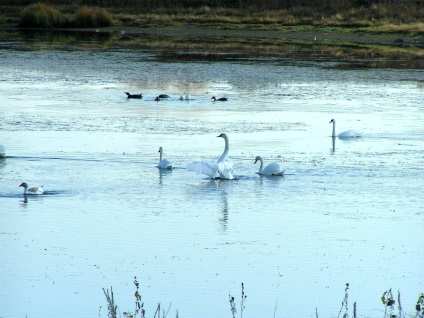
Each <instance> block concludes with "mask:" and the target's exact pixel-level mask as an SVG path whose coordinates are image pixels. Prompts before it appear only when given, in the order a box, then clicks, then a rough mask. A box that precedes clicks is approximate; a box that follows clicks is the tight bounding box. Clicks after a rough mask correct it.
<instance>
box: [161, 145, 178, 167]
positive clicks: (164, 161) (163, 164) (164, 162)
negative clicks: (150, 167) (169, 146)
mask: <svg viewBox="0 0 424 318" xmlns="http://www.w3.org/2000/svg"><path fill="white" fill-rule="evenodd" d="M158 152H159V153H160V155H159V164H158V168H159V169H167V170H172V169H174V166H173V165H172V163H171V161H169V160H168V159H162V154H163V148H162V147H159V151H158Z"/></svg>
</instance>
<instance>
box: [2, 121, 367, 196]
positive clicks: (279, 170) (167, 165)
mask: <svg viewBox="0 0 424 318" xmlns="http://www.w3.org/2000/svg"><path fill="white" fill-rule="evenodd" d="M330 124H333V132H332V135H331V136H332V137H333V138H335V137H338V138H340V139H347V138H359V137H361V136H362V134H361V133H358V132H356V131H354V130H347V131H343V132H341V133H339V134H338V135H336V120H335V119H331V121H330ZM217 137H219V138H223V139H224V141H225V147H224V151H223V153H222V154H221V156H220V157H219V159H218V161H216V162H215V161H197V162H191V163H189V164H187V165H186V168H187V170H190V171H193V172H196V173H200V174H204V175H207V176H208V177H210V178H212V179H226V180H233V179H237V176H236V175H235V174H234V166H233V163H232V162H231V161H229V160H227V157H228V153H229V152H230V142H229V139H228V136H227V134H226V133H222V134H220V135H218V136H217ZM158 152H159V163H158V166H157V167H158V168H159V169H165V170H172V169H174V165H173V164H172V162H171V161H169V160H168V159H164V158H163V147H159V151H158ZM0 154H1V155H2V156H3V157H6V150H5V147H4V146H2V145H0ZM257 162H260V166H259V170H258V174H259V175H264V176H281V177H282V176H284V169H283V165H282V164H281V163H280V162H278V161H275V162H272V163H270V164H268V165H267V166H265V167H264V161H263V159H262V157H261V156H257V157H256V158H255V162H254V163H255V164H256V163H257ZM19 187H23V188H24V195H28V194H32V195H40V194H43V193H44V189H43V186H38V187H28V184H27V183H25V182H23V183H21V184H20V185H19Z"/></svg>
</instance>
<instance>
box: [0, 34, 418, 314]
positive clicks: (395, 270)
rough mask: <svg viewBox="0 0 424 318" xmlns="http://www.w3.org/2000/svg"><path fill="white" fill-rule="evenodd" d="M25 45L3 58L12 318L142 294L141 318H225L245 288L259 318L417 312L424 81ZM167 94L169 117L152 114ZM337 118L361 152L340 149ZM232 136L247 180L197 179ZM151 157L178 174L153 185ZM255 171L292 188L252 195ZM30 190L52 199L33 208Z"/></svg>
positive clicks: (256, 187)
mask: <svg viewBox="0 0 424 318" xmlns="http://www.w3.org/2000/svg"><path fill="white" fill-rule="evenodd" d="M33 40H34V39H31V38H27V39H25V40H24V41H21V40H20V39H18V38H16V39H12V40H11V42H12V43H2V44H1V45H0V47H1V49H0V60H1V63H0V69H1V71H2V72H1V79H0V80H1V81H0V99H1V100H2V101H4V102H2V103H1V104H0V112H1V113H2V118H1V120H0V130H1V132H2V133H1V138H2V140H1V144H4V145H6V146H7V149H8V155H9V157H8V158H6V159H1V160H0V181H1V182H0V207H1V208H0V215H1V220H2V221H1V222H0V238H1V239H0V245H1V248H2V253H3V255H7V259H5V261H4V262H2V271H1V272H0V295H2V302H1V304H2V305H1V306H0V316H4V317H17V316H20V317H23V316H26V315H27V316H28V317H36V316H37V315H40V314H41V313H42V315H43V316H54V315H57V312H61V313H62V315H63V316H65V318H67V317H81V318H85V317H87V318H88V317H93V314H94V315H95V314H98V312H99V306H102V308H103V311H102V313H101V316H107V313H105V311H104V308H105V300H104V298H103V294H102V293H101V288H102V287H108V286H113V289H114V293H116V302H117V303H118V304H119V306H120V308H121V309H122V308H131V306H132V305H133V301H132V298H131V297H132V296H131V295H133V294H134V290H133V287H132V286H130V285H131V281H132V279H133V277H134V276H137V277H138V279H139V280H140V283H141V285H140V286H142V288H141V293H142V297H143V300H144V302H145V306H146V309H149V310H153V311H154V309H155V308H154V306H155V304H156V302H157V301H161V302H163V303H167V302H172V304H173V308H176V309H177V310H178V312H179V313H181V316H184V317H189V318H190V317H197V316H198V308H202V311H204V312H214V315H216V316H218V317H225V316H227V315H228V308H227V307H226V303H225V301H223V300H222V299H223V297H225V295H227V293H228V290H236V289H237V288H239V286H240V283H241V282H244V284H245V288H246V293H247V292H249V299H250V301H249V303H248V304H247V306H246V309H245V312H246V314H247V313H248V314H249V315H250V316H252V317H263V316H272V315H273V314H274V312H273V311H274V308H275V299H279V298H284V299H285V300H286V303H287V306H284V308H283V309H281V311H280V309H279V310H278V313H277V314H278V315H280V316H288V317H289V316H290V317H297V316H299V312H301V313H302V314H304V313H306V315H313V313H314V312H315V310H316V307H318V309H319V312H320V313H323V314H327V316H329V315H332V314H335V313H336V312H337V310H338V309H339V306H338V305H337V304H339V301H340V299H341V298H342V296H343V295H344V293H343V291H344V286H345V284H346V282H349V283H350V286H351V288H350V294H349V297H350V298H351V299H353V300H354V301H356V302H357V303H358V304H360V307H358V308H360V314H361V315H363V316H370V317H371V316H374V315H373V313H374V312H375V310H379V309H381V308H380V307H379V298H380V296H381V293H382V292H383V291H384V290H386V289H387V288H388V287H387V286H388V285H389V286H390V287H391V288H392V289H393V290H396V289H401V290H402V297H403V298H402V305H403V307H404V308H405V310H406V311H408V312H413V308H414V307H413V306H414V305H415V301H416V299H415V298H416V295H417V293H419V292H422V286H424V282H423V278H422V277H421V276H420V275H417V273H421V272H423V271H424V268H423V267H422V262H421V260H422V259H423V257H424V255H423V250H422V247H421V242H422V239H421V238H422V237H423V234H422V226H421V223H422V222H421V221H422V220H421V218H422V214H423V207H424V202H423V196H422V189H423V186H424V184H423V180H424V176H423V171H422V169H421V167H422V166H424V159H423V158H424V156H423V148H424V144H423V140H424V139H423V137H424V134H423V131H422V123H423V122H424V118H423V116H424V112H423V110H424V109H423V106H422V99H423V91H422V85H421V83H422V72H421V71H420V70H409V69H406V68H404V69H391V68H389V69H379V70H375V69H367V70H364V69H358V68H356V69H349V68H347V69H345V68H339V67H337V65H338V64H339V62H337V61H335V60H331V61H329V60H328V58H327V56H326V55H324V56H321V57H322V60H321V62H319V63H317V62H314V61H315V60H316V59H319V58H320V57H319V56H318V57H317V56H316V55H315V56H314V58H312V59H310V60H299V59H292V58H287V57H284V55H282V56H281V57H274V58H267V57H263V56H262V57H261V58H258V56H255V57H254V58H248V59H240V56H231V55H227V57H228V58H223V59H221V60H220V59H215V60H213V61H211V60H209V59H208V58H207V57H205V59H196V58H185V59H182V60H180V59H177V57H178V54H176V55H173V57H172V58H171V57H169V56H168V55H166V54H165V55H163V54H162V52H159V53H157V51H155V50H153V51H149V50H144V51H143V50H97V49H94V50H92V49H89V50H87V51H85V50H79V51H74V50H73V49H71V50H64V49H63V48H65V47H66V46H67V45H68V44H66V45H62V44H57V43H58V42H59V43H61V41H62V40H60V39H59V40H57V38H55V37H53V39H50V41H52V42H53V43H54V44H52V45H51V46H49V45H48V41H45V40H42V41H41V42H42V44H41V45H40V42H36V43H33V44H31V41H33ZM130 40H131V39H128V41H130ZM36 41H40V40H39V39H37V40H36ZM43 41H44V42H43ZM63 41H64V42H66V41H69V47H71V48H73V47H74V44H72V41H75V46H80V45H81V46H82V45H87V46H88V47H89V46H90V45H92V46H93V47H96V45H99V43H103V42H102V39H97V38H96V39H92V40H89V39H88V40H87V39H85V40H84V41H87V43H82V42H83V41H81V39H80V38H76V39H74V40H70V39H69V38H67V39H64V40H63ZM105 41H106V42H107V41H108V40H106V39H105ZM93 42H94V43H93ZM101 45H103V44H101ZM105 45H108V44H105ZM23 46H28V47H29V48H30V49H31V48H32V47H35V49H37V50H36V51H27V50H21V49H20V48H22V47H23ZM46 47H49V49H48V50H47V49H45V48H46ZM55 47H56V48H57V47H60V49H54V48H55ZM217 47H218V48H220V47H219V46H217ZM221 48H222V47H221ZM256 50H257V48H256ZM306 50H307V48H305V51H306ZM199 54H200V53H199ZM305 54H306V53H305ZM292 55H295V53H293V54H292ZM164 56H165V57H164ZM188 56H190V54H188ZM46 65H47V66H46ZM399 65H400V64H399ZM125 91H134V92H136V91H137V92H142V93H143V96H144V97H143V99H140V100H128V99H127V98H126V95H125V94H124V92H125ZM10 92H14V94H11V93H10ZM159 93H167V94H169V95H171V98H169V100H167V101H163V102H162V101H161V102H160V103H156V102H154V97H155V96H157V95H158V94H159ZM183 93H190V94H191V96H192V98H193V99H192V100H190V102H189V103H186V102H181V101H180V100H179V96H180V95H181V94H183ZM224 95H225V96H229V97H230V98H229V101H228V102H226V103H219V104H218V103H212V102H211V100H210V99H211V97H212V96H224ZM333 117H334V118H340V120H342V122H343V123H346V126H347V127H351V128H352V129H355V130H359V131H364V133H365V134H364V136H363V138H361V140H350V141H349V140H347V141H342V140H337V141H336V140H335V138H332V139H331V146H330V140H329V138H328V135H329V134H328V132H329V130H328V128H329V127H328V121H329V118H333ZM222 132H227V133H228V134H229V136H230V139H231V153H230V157H231V160H232V161H233V162H234V166H235V169H236V171H237V173H238V174H239V175H240V177H239V179H238V180H210V179H208V178H205V177H204V176H202V175H198V174H194V173H192V172H190V171H187V170H186V169H185V166H186V164H187V163H189V162H193V161H195V160H211V158H215V157H216V154H220V153H221V152H222V141H221V142H220V140H218V138H216V136H217V135H218V134H219V133H222ZM336 142H337V145H336ZM157 145H163V147H164V148H165V149H166V151H167V153H169V154H172V161H173V163H174V164H175V166H176V167H177V168H176V169H174V170H173V171H163V170H159V169H158V168H157V161H158V158H157ZM336 147H337V151H336ZM257 154H261V155H263V156H264V158H267V160H269V161H270V162H272V161H275V160H282V161H283V164H284V169H285V172H286V173H285V176H284V177H266V176H259V175H258V174H257V171H258V167H257V166H255V165H254V164H253V162H254V158H255V157H256V155H257ZM23 181H25V182H28V183H30V184H44V186H45V194H44V195H43V196H36V197H32V196H31V197H30V196H27V197H25V196H23V194H22V189H18V185H19V184H20V183H21V182H23ZM53 282H54V283H53ZM305 297H306V298H307V299H308V302H305V301H304V299H305ZM46 299H48V305H46V303H45V300H46ZM70 303H72V304H74V305H75V306H71V307H72V308H68V307H69V306H68V304H70ZM193 303H196V304H197V305H198V306H195V307H193ZM63 308H68V309H69V310H67V311H66V312H64V311H63ZM300 308H301V309H300ZM411 308H412V310H411ZM153 311H152V312H153ZM379 312H380V311H379ZM302 314H301V315H302ZM304 315H305V314H304Z"/></svg>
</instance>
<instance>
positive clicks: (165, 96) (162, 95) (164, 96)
mask: <svg viewBox="0 0 424 318" xmlns="http://www.w3.org/2000/svg"><path fill="white" fill-rule="evenodd" d="M158 97H159V98H169V95H167V94H160V95H159V96H158Z"/></svg>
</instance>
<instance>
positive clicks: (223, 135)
mask: <svg viewBox="0 0 424 318" xmlns="http://www.w3.org/2000/svg"><path fill="white" fill-rule="evenodd" d="M217 137H222V138H224V139H225V138H228V137H227V134H226V133H222V134H220V135H219V136H217Z"/></svg>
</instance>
